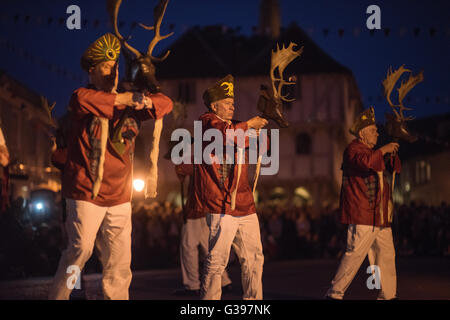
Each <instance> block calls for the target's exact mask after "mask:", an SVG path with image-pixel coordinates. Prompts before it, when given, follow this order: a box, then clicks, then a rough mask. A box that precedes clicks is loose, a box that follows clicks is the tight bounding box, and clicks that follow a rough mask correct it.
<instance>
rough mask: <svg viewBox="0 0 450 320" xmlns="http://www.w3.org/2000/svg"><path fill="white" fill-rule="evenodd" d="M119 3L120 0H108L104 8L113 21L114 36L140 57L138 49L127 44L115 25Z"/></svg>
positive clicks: (120, 2)
mask: <svg viewBox="0 0 450 320" xmlns="http://www.w3.org/2000/svg"><path fill="white" fill-rule="evenodd" d="M121 4H122V0H108V1H107V3H106V8H107V10H108V13H109V15H110V17H111V21H112V23H113V27H114V33H115V34H116V37H117V38H118V39H119V40H120V42H122V43H123V45H124V46H125V47H126V48H127V49H128V50H130V51H131V52H133V53H134V54H135V55H136V58H140V57H142V54H141V53H140V52H139V50H137V49H135V48H133V47H132V46H130V45H129V44H128V42H127V41H126V40H125V38H124V37H123V36H122V35H121V34H120V32H119V28H118V27H117V16H118V15H119V8H120V5H121Z"/></svg>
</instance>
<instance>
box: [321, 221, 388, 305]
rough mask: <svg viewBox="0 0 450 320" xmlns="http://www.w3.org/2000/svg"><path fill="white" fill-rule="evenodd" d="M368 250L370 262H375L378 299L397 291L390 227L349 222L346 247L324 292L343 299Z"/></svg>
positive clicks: (386, 297) (385, 297)
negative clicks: (377, 273) (378, 282)
mask: <svg viewBox="0 0 450 320" xmlns="http://www.w3.org/2000/svg"><path fill="white" fill-rule="evenodd" d="M368 254H369V262H370V263H371V264H375V265H376V266H378V270H379V277H380V279H379V280H380V283H381V292H380V295H379V297H378V299H383V300H384V299H386V300H390V299H393V298H395V297H396V294H397V275H396V270H395V249H394V241H393V239H392V229H391V228H380V227H375V228H374V227H373V226H367V225H349V226H348V231H347V249H346V252H345V254H344V256H343V257H342V260H341V263H340V265H339V268H338V270H337V272H336V275H335V277H334V279H333V281H331V288H330V289H329V290H328V293H327V295H328V296H330V297H332V298H335V299H342V298H343V297H344V293H345V291H346V290H347V288H348V287H349V285H350V283H351V282H352V280H353V278H354V277H355V275H356V272H357V271H358V270H359V268H360V267H361V264H362V262H363V261H364V259H365V258H366V256H367V255H368Z"/></svg>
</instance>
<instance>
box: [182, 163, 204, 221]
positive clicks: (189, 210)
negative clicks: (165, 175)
mask: <svg viewBox="0 0 450 320" xmlns="http://www.w3.org/2000/svg"><path fill="white" fill-rule="evenodd" d="M194 170H196V168H195V165H194V164H185V163H182V164H178V165H176V166H175V172H176V173H177V176H178V178H179V179H180V180H181V181H184V180H185V178H186V177H189V179H188V180H189V186H188V194H187V201H186V205H185V206H184V212H183V218H184V220H185V221H186V219H199V218H204V217H205V216H206V214H205V213H204V212H201V211H196V210H195V203H196V202H198V199H196V198H195V197H196V194H195V192H194ZM197 170H198V169H197Z"/></svg>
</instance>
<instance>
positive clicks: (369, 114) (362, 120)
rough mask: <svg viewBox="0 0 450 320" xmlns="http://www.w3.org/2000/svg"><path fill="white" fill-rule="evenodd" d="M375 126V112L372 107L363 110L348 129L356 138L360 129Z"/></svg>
mask: <svg viewBox="0 0 450 320" xmlns="http://www.w3.org/2000/svg"><path fill="white" fill-rule="evenodd" d="M373 124H375V111H374V109H373V107H370V108H368V109H366V110H364V111H363V112H362V113H361V114H360V115H359V116H358V117H357V118H356V120H355V122H354V123H353V125H352V127H351V128H350V133H351V134H352V135H354V136H356V137H358V133H359V131H360V130H361V129H364V128H365V127H368V126H371V125H373Z"/></svg>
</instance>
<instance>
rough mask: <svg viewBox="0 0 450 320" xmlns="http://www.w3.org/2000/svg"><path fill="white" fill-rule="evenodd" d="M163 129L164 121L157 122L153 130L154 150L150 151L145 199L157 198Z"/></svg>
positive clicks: (158, 120)
mask: <svg viewBox="0 0 450 320" xmlns="http://www.w3.org/2000/svg"><path fill="white" fill-rule="evenodd" d="M162 127H163V122H162V119H157V120H156V121H155V128H154V129H153V138H152V150H151V151H150V171H149V174H148V178H147V184H146V189H145V198H146V199H147V198H156V195H157V191H156V188H157V185H158V156H159V140H160V139H161V131H162Z"/></svg>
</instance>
